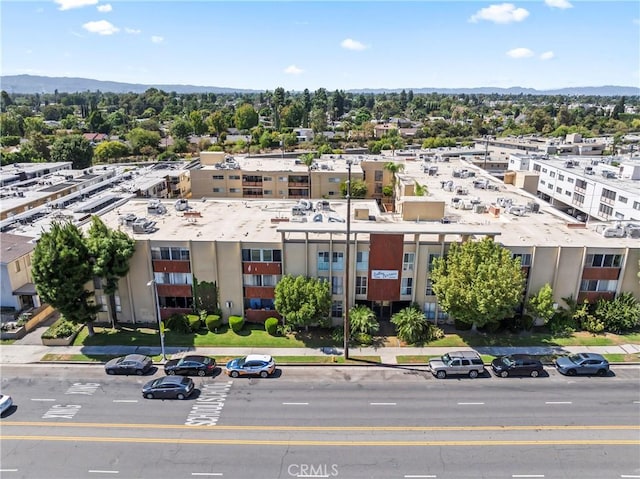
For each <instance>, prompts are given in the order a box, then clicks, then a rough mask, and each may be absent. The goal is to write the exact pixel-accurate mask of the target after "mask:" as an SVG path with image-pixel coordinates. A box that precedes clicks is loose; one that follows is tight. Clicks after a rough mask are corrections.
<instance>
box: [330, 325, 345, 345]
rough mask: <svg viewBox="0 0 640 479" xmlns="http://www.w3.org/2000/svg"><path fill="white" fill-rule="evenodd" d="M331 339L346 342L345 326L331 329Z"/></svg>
mask: <svg viewBox="0 0 640 479" xmlns="http://www.w3.org/2000/svg"><path fill="white" fill-rule="evenodd" d="M331 339H333V340H334V341H335V342H336V343H344V326H336V327H335V328H333V330H332V331H331Z"/></svg>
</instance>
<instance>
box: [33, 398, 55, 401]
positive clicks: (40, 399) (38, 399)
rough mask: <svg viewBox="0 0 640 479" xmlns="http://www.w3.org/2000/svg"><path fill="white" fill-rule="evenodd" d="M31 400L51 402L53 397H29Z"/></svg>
mask: <svg viewBox="0 0 640 479" xmlns="http://www.w3.org/2000/svg"><path fill="white" fill-rule="evenodd" d="M31 400H32V401H48V402H53V401H55V399H44V398H31Z"/></svg>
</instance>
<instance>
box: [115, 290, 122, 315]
mask: <svg viewBox="0 0 640 479" xmlns="http://www.w3.org/2000/svg"><path fill="white" fill-rule="evenodd" d="M113 299H114V301H115V303H116V312H117V313H121V312H122V304H120V296H119V295H117V294H116V295H114V296H113Z"/></svg>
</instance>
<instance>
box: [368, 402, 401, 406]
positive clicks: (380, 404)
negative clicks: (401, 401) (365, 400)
mask: <svg viewBox="0 0 640 479" xmlns="http://www.w3.org/2000/svg"><path fill="white" fill-rule="evenodd" d="M369 405H370V406H395V405H396V403H394V402H370V403H369Z"/></svg>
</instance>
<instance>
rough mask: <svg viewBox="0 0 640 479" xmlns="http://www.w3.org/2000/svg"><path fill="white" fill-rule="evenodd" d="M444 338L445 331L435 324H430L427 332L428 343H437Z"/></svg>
mask: <svg viewBox="0 0 640 479" xmlns="http://www.w3.org/2000/svg"><path fill="white" fill-rule="evenodd" d="M442 338H444V331H443V330H442V328H439V327H438V326H436V325H435V324H431V323H429V328H428V331H427V341H435V340H437V339H442Z"/></svg>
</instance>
